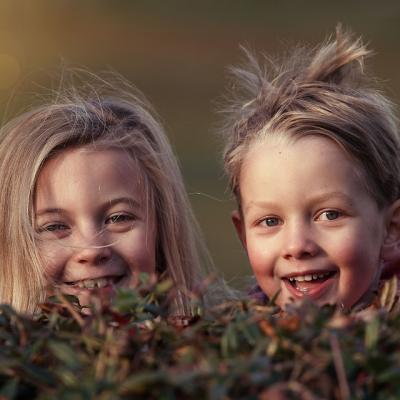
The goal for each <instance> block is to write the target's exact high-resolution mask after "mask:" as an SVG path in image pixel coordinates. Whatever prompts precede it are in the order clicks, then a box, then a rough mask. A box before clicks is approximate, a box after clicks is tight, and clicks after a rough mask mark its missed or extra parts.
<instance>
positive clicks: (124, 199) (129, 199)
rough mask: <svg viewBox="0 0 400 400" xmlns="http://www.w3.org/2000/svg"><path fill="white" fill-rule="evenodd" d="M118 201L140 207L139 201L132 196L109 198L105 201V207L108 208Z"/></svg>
mask: <svg viewBox="0 0 400 400" xmlns="http://www.w3.org/2000/svg"><path fill="white" fill-rule="evenodd" d="M119 203H125V204H128V205H130V206H132V207H134V208H140V203H139V202H138V201H137V200H135V199H133V198H132V197H117V198H115V199H111V200H109V201H107V202H106V203H105V207H107V208H110V207H113V206H115V205H116V204H119Z"/></svg>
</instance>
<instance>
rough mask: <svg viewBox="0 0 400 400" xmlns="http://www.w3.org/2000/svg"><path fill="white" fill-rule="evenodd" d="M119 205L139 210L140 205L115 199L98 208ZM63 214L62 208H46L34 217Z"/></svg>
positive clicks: (131, 199) (119, 198)
mask: <svg viewBox="0 0 400 400" xmlns="http://www.w3.org/2000/svg"><path fill="white" fill-rule="evenodd" d="M120 203H125V204H128V205H129V206H132V207H133V208H140V203H139V202H138V201H137V200H135V199H133V198H131V197H116V198H115V199H111V200H108V201H106V202H105V203H104V204H103V205H101V206H100V208H103V209H108V208H111V207H113V206H115V205H117V204H120ZM65 213H66V210H65V209H63V208H58V207H48V208H43V209H41V210H38V211H37V212H36V213H35V215H36V217H40V216H42V215H45V214H65Z"/></svg>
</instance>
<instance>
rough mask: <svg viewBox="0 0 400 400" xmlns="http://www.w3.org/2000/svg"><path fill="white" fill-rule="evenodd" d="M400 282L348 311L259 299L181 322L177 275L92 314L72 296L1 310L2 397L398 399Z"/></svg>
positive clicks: (97, 308)
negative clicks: (174, 287) (170, 304)
mask: <svg viewBox="0 0 400 400" xmlns="http://www.w3.org/2000/svg"><path fill="white" fill-rule="evenodd" d="M144 286H146V285H144ZM396 289H397V286H396V281H395V280H392V281H390V282H388V283H386V284H385V286H384V287H383V289H382V291H381V292H380V294H379V296H377V298H376V301H375V305H373V306H371V307H369V308H368V309H367V310H364V311H362V312H359V313H347V314H345V313H343V312H340V311H339V310H337V309H335V308H334V307H333V306H325V307H323V308H318V307H316V306H315V305H313V304H311V303H307V302H305V303H302V304H299V305H296V306H293V307H292V309H290V310H289V311H288V312H286V313H284V314H283V313H281V312H279V311H278V310H277V308H276V307H274V306H273V305H270V304H269V305H261V304H257V303H256V302H255V301H253V300H249V301H235V302H229V303H226V304H222V305H221V306H219V307H217V308H215V309H213V310H212V311H210V312H209V313H208V314H207V315H205V316H200V315H199V316H196V317H193V318H191V319H190V320H189V319H188V318H186V319H185V318H178V317H171V316H168V313H167V310H166V300H165V299H166V296H167V293H168V290H169V284H168V282H161V283H158V284H154V285H153V286H151V287H149V285H148V284H147V287H145V288H143V287H142V288H139V289H137V290H135V291H133V290H132V291H120V292H119V293H118V295H117V299H116V301H115V303H113V304H112V305H109V304H104V302H103V303H102V302H101V301H97V302H95V303H94V305H93V307H92V311H91V315H86V316H84V315H82V313H80V309H79V305H77V304H76V302H75V299H74V298H69V297H67V296H62V295H60V296H58V297H56V298H53V299H52V300H51V301H49V302H48V303H46V304H44V305H43V306H42V310H41V313H40V315H38V316H35V317H34V318H28V317H26V316H22V315H19V314H18V313H16V312H15V311H14V310H13V309H12V308H10V307H9V306H7V305H2V306H0V307H1V313H0V399H58V400H64V399H65V400H67V399H74V400H76V399H104V400H108V399H130V398H135V399H165V400H169V399H262V400H264V399H281V400H283V399H348V398H352V399H375V400H376V399H385V400H388V399H399V398H400V346H399V343H400V313H399V310H400V307H399V305H398V302H397V294H396V293H397V291H396Z"/></svg>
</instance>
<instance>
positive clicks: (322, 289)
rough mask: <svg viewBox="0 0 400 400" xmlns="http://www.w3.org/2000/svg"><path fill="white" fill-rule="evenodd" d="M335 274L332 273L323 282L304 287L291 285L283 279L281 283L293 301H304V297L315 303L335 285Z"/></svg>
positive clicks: (307, 284) (287, 280)
mask: <svg viewBox="0 0 400 400" xmlns="http://www.w3.org/2000/svg"><path fill="white" fill-rule="evenodd" d="M337 274H338V273H337V272H334V273H333V274H332V275H331V276H329V277H328V278H327V279H325V280H323V281H312V282H311V281H310V282H307V283H306V284H305V285H304V284H303V285H299V286H297V285H293V284H292V283H291V282H290V281H289V279H288V278H284V279H283V282H284V284H285V286H286V288H287V289H288V290H289V292H290V293H291V294H292V295H293V297H294V298H295V299H304V298H305V297H307V298H309V299H311V300H313V301H316V300H318V299H319V298H320V297H322V296H323V295H324V294H325V293H326V292H327V291H328V290H329V289H330V288H331V286H332V285H333V284H334V283H335V281H336V279H337Z"/></svg>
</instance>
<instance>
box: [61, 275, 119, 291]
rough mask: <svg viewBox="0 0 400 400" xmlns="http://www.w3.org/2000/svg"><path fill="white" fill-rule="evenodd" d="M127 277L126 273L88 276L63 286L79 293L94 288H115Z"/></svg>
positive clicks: (65, 283)
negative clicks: (96, 276)
mask: <svg viewBox="0 0 400 400" xmlns="http://www.w3.org/2000/svg"><path fill="white" fill-rule="evenodd" d="M125 278H126V275H117V276H106V277H100V278H87V279H82V280H78V281H72V282H64V283H63V284H62V286H63V287H64V288H66V289H67V291H68V293H70V294H79V293H82V292H83V291H89V292H91V291H93V290H97V291H98V290H102V289H107V290H109V289H110V288H111V289H114V288H116V287H117V286H121V283H122V282H123V281H124V280H125Z"/></svg>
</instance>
